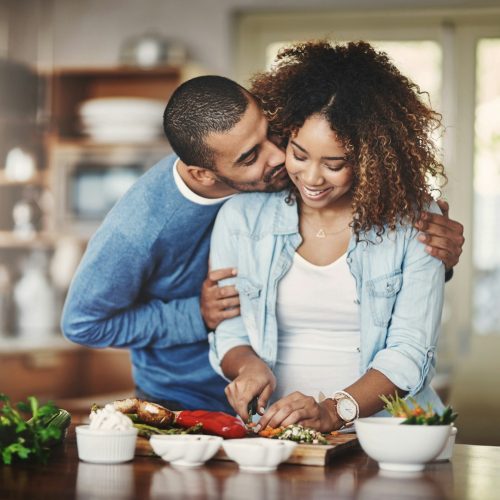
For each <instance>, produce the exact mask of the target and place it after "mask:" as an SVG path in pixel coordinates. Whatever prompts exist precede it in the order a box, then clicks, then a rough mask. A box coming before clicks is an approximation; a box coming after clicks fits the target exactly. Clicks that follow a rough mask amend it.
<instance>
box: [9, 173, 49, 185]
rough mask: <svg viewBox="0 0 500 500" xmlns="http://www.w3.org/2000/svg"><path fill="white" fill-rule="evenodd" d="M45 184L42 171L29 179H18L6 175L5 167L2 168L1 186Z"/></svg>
mask: <svg viewBox="0 0 500 500" xmlns="http://www.w3.org/2000/svg"><path fill="white" fill-rule="evenodd" d="M44 184H45V183H44V175H43V174H42V173H41V172H37V173H36V174H35V175H34V176H32V177H31V178H30V179H28V180H25V181H18V180H13V179H9V178H8V177H6V176H5V171H4V169H0V186H40V185H44Z"/></svg>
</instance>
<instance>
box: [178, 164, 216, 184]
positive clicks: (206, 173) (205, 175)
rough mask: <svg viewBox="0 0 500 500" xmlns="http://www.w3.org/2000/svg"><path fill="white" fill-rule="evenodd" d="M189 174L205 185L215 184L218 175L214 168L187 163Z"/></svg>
mask: <svg viewBox="0 0 500 500" xmlns="http://www.w3.org/2000/svg"><path fill="white" fill-rule="evenodd" d="M186 170H187V174H188V175H189V176H190V177H191V179H193V181H195V182H196V183H199V184H202V185H204V186H213V185H214V184H215V183H216V182H217V176H216V175H215V173H214V171H213V170H210V169H208V168H203V167H197V166H195V165H187V167H186Z"/></svg>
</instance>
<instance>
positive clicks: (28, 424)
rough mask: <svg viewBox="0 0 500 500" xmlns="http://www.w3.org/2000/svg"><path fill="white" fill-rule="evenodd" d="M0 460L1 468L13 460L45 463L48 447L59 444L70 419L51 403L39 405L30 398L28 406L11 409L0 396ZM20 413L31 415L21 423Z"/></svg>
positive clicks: (8, 401) (34, 399) (35, 400)
mask: <svg viewBox="0 0 500 500" xmlns="http://www.w3.org/2000/svg"><path fill="white" fill-rule="evenodd" d="M0 403H1V409H0V453H1V455H0V457H1V461H2V462H3V463H4V464H11V463H12V462H13V461H15V460H36V461H39V462H42V463H45V462H46V461H47V459H48V457H49V454H50V446H53V445H54V444H57V443H59V442H61V441H62V439H63V438H64V434H65V431H66V429H67V428H68V426H69V424H70V422H71V415H70V414H69V413H68V412H67V411H66V410H63V409H59V408H57V407H55V406H54V405H53V404H52V403H47V404H45V405H40V404H39V403H38V401H37V399H36V398H35V397H33V396H30V397H29V398H28V402H27V403H18V404H17V405H16V407H13V406H12V405H11V403H10V400H9V398H8V397H7V396H5V395H4V394H0ZM16 408H17V409H16ZM21 412H27V413H31V418H30V419H29V420H24V418H23V417H22V414H21Z"/></svg>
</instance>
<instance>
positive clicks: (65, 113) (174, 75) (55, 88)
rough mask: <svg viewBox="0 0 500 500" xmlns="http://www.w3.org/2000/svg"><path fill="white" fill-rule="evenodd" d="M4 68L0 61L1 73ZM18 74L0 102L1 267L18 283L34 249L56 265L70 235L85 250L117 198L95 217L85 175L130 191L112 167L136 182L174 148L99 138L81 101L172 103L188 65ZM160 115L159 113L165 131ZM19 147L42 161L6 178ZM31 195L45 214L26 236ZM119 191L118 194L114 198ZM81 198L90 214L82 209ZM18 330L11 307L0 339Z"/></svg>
mask: <svg viewBox="0 0 500 500" xmlns="http://www.w3.org/2000/svg"><path fill="white" fill-rule="evenodd" d="M10 66H12V64H11V65H10ZM10 66H9V67H10ZM15 66H16V67H17V65H15ZM2 68H3V67H1V66H0V70H2ZM5 71H7V70H5ZM18 72H19V74H20V75H21V76H22V79H20V80H19V81H22V84H18V85H17V86H16V85H15V84H13V83H12V82H11V83H10V84H9V85H10V86H9V89H10V91H9V92H10V94H11V98H10V99H9V98H6V99H4V100H3V101H2V100H1V99H0V111H3V109H2V106H4V107H6V109H7V110H8V113H0V116H2V118H0V132H3V131H9V134H10V135H9V134H7V135H8V136H9V140H8V141H7V142H5V141H3V142H2V139H1V137H2V136H1V135H0V209H1V210H0V265H3V266H4V269H5V268H6V269H8V272H9V273H10V275H11V280H12V282H13V283H16V282H18V281H19V279H20V278H21V275H22V266H23V261H24V260H26V259H27V258H28V257H29V255H30V254H31V253H32V252H33V251H38V252H45V254H46V256H47V262H50V261H51V260H52V258H53V255H54V252H55V249H56V248H57V247H58V245H59V244H60V242H61V241H63V240H65V241H66V242H67V238H68V237H70V238H71V239H72V240H73V241H74V242H75V244H76V245H78V246H79V248H80V249H81V252H83V250H84V248H85V245H86V242H87V241H88V238H89V237H90V236H91V235H92V233H93V232H94V231H95V230H96V229H97V227H98V225H99V223H100V221H101V220H102V217H103V216H104V214H105V212H106V211H107V210H108V209H109V207H110V206H111V205H112V203H113V202H114V199H112V200H110V201H108V204H107V205H106V204H102V203H101V205H102V206H101V209H100V211H96V213H91V214H90V216H89V214H88V213H87V212H88V207H89V206H90V208H92V205H91V201H92V200H93V201H94V202H97V203H100V200H99V195H96V194H95V193H93V195H94V198H92V200H90V199H89V197H87V196H85V195H81V194H80V195H79V196H80V197H79V198H78V196H77V194H78V193H77V188H78V186H77V180H78V179H80V180H81V178H82V177H83V176H84V175H85V172H87V173H88V172H90V171H91V173H96V172H99V175H100V176H101V177H98V176H95V177H96V179H97V181H98V185H102V184H106V186H109V185H111V188H110V190H111V191H112V192H115V191H116V189H115V188H114V187H113V186H112V184H113V182H115V181H116V182H118V183H120V182H121V183H122V185H121V188H122V189H124V188H123V175H122V176H121V177H120V176H119V175H116V174H115V175H107V172H118V173H120V169H122V171H124V170H126V169H128V170H126V172H125V173H126V174H127V175H128V182H129V183H130V182H131V180H130V179H131V177H130V175H129V174H131V173H132V175H135V176H138V175H140V174H141V173H142V172H143V171H144V170H145V169H147V168H149V167H150V166H152V165H153V164H154V163H156V161H158V160H159V159H160V158H161V157H163V156H165V155H166V154H168V153H169V152H170V147H169V145H168V143H167V141H166V139H164V138H163V137H161V135H158V137H155V138H154V139H152V140H144V137H143V138H142V140H128V141H123V140H116V141H113V140H109V141H102V140H99V141H97V140H95V139H94V138H92V137H89V136H87V135H85V134H84V133H82V130H81V121H80V116H79V110H80V107H81V105H82V104H83V103H85V102H88V101H90V100H94V99H106V98H111V99H113V98H147V99H155V100H157V101H159V102H161V103H166V102H167V101H168V99H169V97H170V95H171V94H172V92H173V90H174V89H175V88H176V87H177V86H178V85H179V83H180V82H181V81H182V79H183V78H184V69H183V68H182V67H162V68H155V69H148V70H145V69H138V68H133V67H130V68H127V67H115V68H64V69H55V70H54V71H50V72H47V71H42V72H35V71H34V70H32V69H27V68H22V69H19V71H18ZM0 76H1V75H0ZM20 78H21V77H20ZM0 80H1V79H0ZM0 83H1V82H0ZM1 90H5V89H1ZM20 92H24V95H25V98H22V97H20ZM161 120H162V116H161V112H159V113H158V122H159V125H160V127H159V128H160V129H161ZM14 132H16V133H18V135H15V134H14ZM13 134H14V135H13ZM118 139H119V138H118ZM23 141H24V142H23ZM16 145H20V146H23V147H25V148H26V149H27V150H28V151H30V152H32V154H33V157H34V159H35V163H36V166H37V170H36V172H35V173H34V174H33V175H32V176H31V177H30V178H29V179H26V180H22V181H20V180H16V179H13V178H11V177H9V176H8V175H6V170H5V168H3V167H4V163H5V161H4V159H5V157H6V153H7V151H8V150H9V148H12V147H14V146H16ZM85 169H87V170H85ZM89 169H90V170H89ZM92 169H93V170H92ZM99 179H102V180H103V182H99ZM87 192H88V189H87ZM27 193H29V200H25V201H26V203H27V204H31V205H32V206H34V210H35V212H37V214H38V215H39V217H38V219H37V220H36V222H35V223H34V226H35V231H32V232H31V233H30V234H26V233H24V234H22V233H21V232H19V231H16V230H14V229H15V228H14V226H15V224H14V221H13V216H12V213H13V210H14V208H15V206H16V204H19V201H20V200H23V199H25V198H26V197H27V196H28V195H27ZM118 195H119V193H118ZM118 195H117V194H116V192H115V196H116V197H118ZM116 199H117V198H116ZM82 200H83V201H84V202H85V203H86V205H85V207H83V208H86V209H87V212H85V211H84V209H83V208H82ZM26 203H25V204H26ZM58 293H59V295H61V293H64V290H59V291H58ZM60 299H61V300H62V297H60ZM61 300H60V301H61ZM58 307H59V308H60V307H61V304H59V305H58ZM59 312H60V311H58V313H59ZM15 334H16V318H15V310H14V308H12V311H10V313H9V321H8V331H3V332H2V331H0V338H1V337H2V335H3V336H7V337H12V336H13V335H15ZM0 380H1V378H0ZM63 392H64V391H63Z"/></svg>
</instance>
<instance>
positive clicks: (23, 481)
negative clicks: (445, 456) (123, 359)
mask: <svg viewBox="0 0 500 500" xmlns="http://www.w3.org/2000/svg"><path fill="white" fill-rule="evenodd" d="M499 491H500V447H488V446H470V445H457V446H456V447H455V451H454V455H453V459H452V461H451V462H446V463H434V464H430V465H429V466H428V467H427V468H426V470H425V471H424V472H423V473H422V474H421V475H412V476H407V475H394V476H388V475H384V474H382V473H381V472H379V470H378V467H377V464H376V463H375V462H373V461H372V460H370V459H369V458H368V457H367V456H366V455H365V454H364V453H363V452H362V451H361V450H356V451H352V452H349V453H347V454H342V455H339V456H338V457H337V458H335V459H333V460H332V462H331V464H330V465H329V466H327V467H308V466H297V465H282V466H280V467H279V468H278V470H277V471H276V472H271V473H264V474H255V473H254V474H252V473H248V472H240V471H239V470H238V466H237V465H236V464H235V463H233V462H221V461H211V462H209V463H207V464H206V465H205V466H204V467H200V468H198V469H182V468H174V467H171V466H170V465H168V464H166V463H165V462H163V461H162V460H161V459H159V458H153V457H136V458H135V460H134V461H133V462H130V463H126V464H121V465H96V464H88V463H84V462H79V461H78V456H77V450H76V443H75V438H74V432H70V435H69V437H68V439H67V441H66V443H65V444H64V445H63V446H62V447H60V448H59V449H58V450H57V451H56V452H55V454H54V456H53V458H52V460H51V462H50V463H49V464H47V465H46V466H40V465H22V466H19V465H17V466H15V467H12V466H4V465H0V498H1V499H2V500H13V499H30V500H32V499H47V500H53V499H56V500H63V499H70V498H71V499H72V498H77V499H79V500H83V499H88V500H100V499H106V500H110V499H141V500H142V499H145V500H147V499H150V498H151V499H152V498H169V499H197V500H204V499H224V500H238V499H252V500H264V499H273V500H275V499H286V500H294V499H301V500H303V499H323V498H324V499H333V498H342V499H348V498H355V499H357V500H360V499H362V500H369V499H377V500H379V499H386V498H389V499H397V500H400V499H403V500H404V499H407V498H408V499H409V498H411V499H417V498H422V499H426V500H434V499H453V500H455V499H456V500H462V499H471V500H472V499H474V500H476V499H478V500H489V499H498V498H499V496H498V495H499V493H498V492H499Z"/></svg>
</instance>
